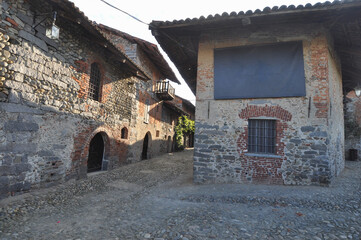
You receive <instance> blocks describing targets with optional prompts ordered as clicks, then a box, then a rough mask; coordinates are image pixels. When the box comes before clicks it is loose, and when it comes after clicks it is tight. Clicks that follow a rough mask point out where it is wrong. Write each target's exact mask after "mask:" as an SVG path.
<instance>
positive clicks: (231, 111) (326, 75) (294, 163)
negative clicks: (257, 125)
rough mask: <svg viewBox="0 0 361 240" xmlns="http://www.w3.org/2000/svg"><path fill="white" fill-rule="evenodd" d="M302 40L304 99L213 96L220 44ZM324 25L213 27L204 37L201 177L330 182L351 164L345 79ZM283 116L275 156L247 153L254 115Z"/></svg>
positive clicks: (198, 140)
mask: <svg viewBox="0 0 361 240" xmlns="http://www.w3.org/2000/svg"><path fill="white" fill-rule="evenodd" d="M287 41H302V42H303V56H304V69H305V78H306V79H305V81H306V96H305V97H289V98H268V99H262V98H260V99H239V100H214V95H213V92H214V81H213V75H214V71H213V56H214V55H213V54H214V49H216V48H224V47H235V46H245V45H249V44H267V43H274V42H287ZM340 71H341V70H340V64H339V61H338V57H337V56H336V54H335V53H334V51H333V45H332V40H331V39H330V38H329V35H328V32H327V30H325V29H324V28H323V27H322V26H321V25H319V26H317V25H312V26H310V25H295V26H287V25H280V26H273V28H272V30H271V29H269V28H261V27H260V28H259V29H257V30H237V29H234V28H232V30H209V31H204V32H202V34H201V37H200V43H199V51H198V74H197V103H196V106H197V109H196V134H195V154H194V181H195V182H198V183H206V182H222V183H223V182H232V183H277V184H288V185H310V184H313V185H328V184H329V183H330V182H331V181H332V179H333V178H334V177H335V176H337V175H338V174H339V173H340V172H341V170H342V169H343V167H344V156H343V150H342V149H343V147H344V133H343V124H344V123H343V111H342V109H343V104H342V82H341V73H340ZM250 118H251V119H254V118H256V119H257V118H261V119H273V120H276V128H277V129H276V133H277V135H276V154H275V155H268V154H253V153H248V150H247V149H248V146H247V145H248V142H247V139H248V119H250Z"/></svg>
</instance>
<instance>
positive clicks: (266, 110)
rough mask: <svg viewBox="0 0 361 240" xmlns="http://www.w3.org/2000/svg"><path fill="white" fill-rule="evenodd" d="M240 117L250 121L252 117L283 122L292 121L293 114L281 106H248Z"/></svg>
mask: <svg viewBox="0 0 361 240" xmlns="http://www.w3.org/2000/svg"><path fill="white" fill-rule="evenodd" d="M239 117H240V118H242V119H249V118H252V117H272V118H277V119H280V120H283V121H291V120H292V114H291V113H290V112H288V111H287V110H285V109H283V108H281V107H280V106H268V105H266V106H255V105H247V107H246V108H245V109H243V110H242V111H241V113H240V114H239Z"/></svg>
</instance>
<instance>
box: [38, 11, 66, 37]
mask: <svg viewBox="0 0 361 240" xmlns="http://www.w3.org/2000/svg"><path fill="white" fill-rule="evenodd" d="M44 15H45V16H48V15H50V14H42V15H37V16H44ZM56 16H57V12H56V11H54V12H53V22H52V24H51V25H50V26H47V27H46V29H45V35H46V36H47V37H48V38H51V39H59V33H60V28H59V27H58V26H56V25H55V22H56ZM35 17H36V16H34V19H35ZM46 19H47V17H45V18H44V19H43V20H41V21H40V22H38V23H37V24H34V25H33V26H32V28H33V29H34V30H35V28H36V27H37V26H39V25H40V24H41V23H42V22H44V21H45V20H46ZM34 22H35V20H34Z"/></svg>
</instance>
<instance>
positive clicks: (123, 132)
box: [121, 127, 128, 139]
mask: <svg viewBox="0 0 361 240" xmlns="http://www.w3.org/2000/svg"><path fill="white" fill-rule="evenodd" d="M121 138H122V139H127V138H128V129H127V128H126V127H123V128H122V130H121Z"/></svg>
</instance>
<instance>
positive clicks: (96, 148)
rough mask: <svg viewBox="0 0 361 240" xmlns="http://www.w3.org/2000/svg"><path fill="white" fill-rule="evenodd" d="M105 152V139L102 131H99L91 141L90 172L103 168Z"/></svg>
mask: <svg viewBox="0 0 361 240" xmlns="http://www.w3.org/2000/svg"><path fill="white" fill-rule="evenodd" d="M103 154H104V140H103V136H102V135H101V133H97V134H96V135H95V136H94V137H93V139H92V140H91V141H90V145H89V157H88V173H89V172H95V171H100V170H102V163H103Z"/></svg>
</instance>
